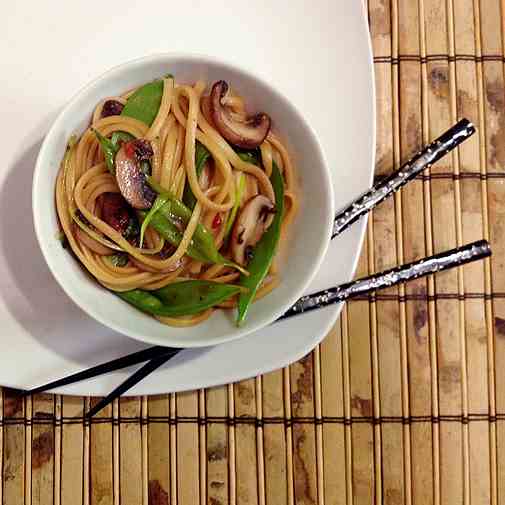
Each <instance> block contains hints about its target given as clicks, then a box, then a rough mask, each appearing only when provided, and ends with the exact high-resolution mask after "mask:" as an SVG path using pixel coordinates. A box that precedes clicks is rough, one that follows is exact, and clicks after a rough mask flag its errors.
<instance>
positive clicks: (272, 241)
mask: <svg viewBox="0 0 505 505" xmlns="http://www.w3.org/2000/svg"><path fill="white" fill-rule="evenodd" d="M270 181H271V182H272V186H273V188H274V193H275V208H276V210H275V216H274V219H273V221H272V224H271V225H270V226H269V228H268V230H267V231H266V232H265V233H264V235H263V236H262V237H261V239H260V241H259V242H258V243H257V244H256V247H255V248H254V250H253V253H252V259H251V261H250V262H249V264H248V265H247V269H248V271H249V275H248V276H247V277H246V276H244V275H242V276H241V277H240V285H241V286H244V287H245V288H248V291H246V292H243V293H241V294H240V297H239V300H238V315H237V325H239V326H240V325H241V324H242V323H243V322H244V320H245V318H246V316H247V312H248V310H249V307H250V306H251V303H252V301H253V300H254V297H255V295H256V292H257V291H258V288H259V286H260V285H261V283H262V282H263V280H264V278H265V276H266V275H267V273H268V270H269V269H270V265H271V264H272V260H273V258H274V256H275V252H276V250H277V245H278V243H279V238H280V235H281V224H282V217H283V214H284V182H283V180H282V175H281V173H280V171H279V168H278V167H277V165H276V163H275V162H273V164H272V175H271V177H270Z"/></svg>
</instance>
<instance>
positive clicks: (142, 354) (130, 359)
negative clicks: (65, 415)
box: [20, 345, 182, 396]
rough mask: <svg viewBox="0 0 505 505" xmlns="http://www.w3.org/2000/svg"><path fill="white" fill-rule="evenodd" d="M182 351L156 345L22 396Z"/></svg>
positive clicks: (29, 391)
mask: <svg viewBox="0 0 505 505" xmlns="http://www.w3.org/2000/svg"><path fill="white" fill-rule="evenodd" d="M180 351H182V349H179V348H175V347H163V346H161V345H156V346H154V347H148V348H147V349H142V350H141V351H137V352H134V353H132V354H128V355H127V356H123V357H121V358H117V359H114V360H112V361H108V362H107V363H102V364H100V365H96V366H94V367H91V368H88V369H87V370H83V371H82V372H77V373H74V374H72V375H68V376H67V377H64V378H63V379H58V380H55V381H52V382H49V383H47V384H44V385H42V386H37V387H36V388H33V389H29V390H28V391H22V392H20V395H21V396H28V395H34V394H36V393H41V392H43V391H48V390H50V389H56V388H59V387H62V386H67V385H68V384H73V383H74V382H80V381H83V380H86V379H91V378H93V377H97V376H98V375H104V374H106V373H110V372H113V371H115V370H121V369H122V368H126V367H129V366H133V365H138V364H139V363H143V362H144V361H148V360H151V359H154V358H158V357H160V356H161V355H163V356H167V357H168V358H172V357H173V356H175V355H176V354H177V353H178V352H180Z"/></svg>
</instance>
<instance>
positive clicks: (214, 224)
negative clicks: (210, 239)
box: [212, 214, 223, 229]
mask: <svg viewBox="0 0 505 505" xmlns="http://www.w3.org/2000/svg"><path fill="white" fill-rule="evenodd" d="M222 222H223V220H222V219H221V214H216V215H215V216H214V219H213V220H212V228H214V229H216V228H219V227H220V226H221V223H222Z"/></svg>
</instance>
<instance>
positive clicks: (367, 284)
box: [86, 240, 491, 419]
mask: <svg viewBox="0 0 505 505" xmlns="http://www.w3.org/2000/svg"><path fill="white" fill-rule="evenodd" d="M490 255H491V248H490V246H489V243H488V242H487V241H486V240H479V241H477V242H472V243H470V244H467V245H464V246H462V247H459V248H456V249H450V250H449V251H445V252H442V253H440V254H435V255H433V256H429V257H427V258H423V259H421V260H418V261H414V262H412V263H407V264H405V265H401V266H399V267H396V268H391V269H389V270H386V271H384V272H382V273H379V274H373V275H370V276H368V277H363V278H362V279H357V280H355V281H351V282H347V283H345V284H341V285H340V286H336V287H334V288H330V289H325V290H323V291H318V292H317V293H314V294H311V295H306V296H303V297H302V298H300V299H299V300H298V301H297V302H296V303H295V304H294V305H293V306H292V307H291V308H290V309H289V310H288V311H286V312H285V313H284V314H283V315H282V316H281V317H280V318H279V319H277V320H276V321H275V322H277V321H280V320H282V319H286V318H289V317H293V316H297V315H299V314H302V313H304V312H309V311H311V310H315V309H321V308H323V307H327V306H328V305H333V304H336V303H341V302H343V301H345V300H347V299H349V298H353V297H355V296H359V295H365V294H369V293H372V292H374V291H376V290H378V289H383V288H386V287H391V286H395V285H397V284H401V283H404V282H407V281H409V280H412V279H417V278H419V277H424V276H426V275H429V274H433V273H437V272H441V271H442V270H447V269H449V268H454V267H457V266H460V265H464V264H465V263H470V262H472V261H476V260H479V259H482V258H486V257H487V256H490ZM170 358H171V356H170V355H161V356H158V357H156V358H154V359H151V361H148V362H147V363H146V364H145V365H144V366H143V367H141V368H140V369H139V370H138V371H137V372H135V373H134V374H133V375H132V376H131V377H129V378H128V379H126V381H124V382H123V383H121V384H120V385H119V386H118V387H117V388H116V389H114V390H113V391H112V392H111V393H109V394H108V395H107V396H106V397H105V398H103V399H102V400H101V401H100V402H99V403H97V404H96V405H95V406H94V407H93V408H92V409H91V410H90V411H89V412H88V413H87V414H86V417H87V418H88V419H89V418H91V417H93V416H94V415H95V414H96V413H97V412H99V411H100V410H101V409H103V408H104V407H106V406H107V405H108V404H109V403H111V402H112V401H114V400H115V399H116V398H118V397H119V396H121V395H122V394H123V393H125V392H126V391H128V390H129V389H130V388H132V387H133V386H135V385H136V384H138V383H139V382H140V381H141V380H143V379H145V377H147V376H148V375H149V374H150V373H151V372H153V371H154V370H156V369H157V368H159V367H160V366H162V365H163V364H165V363H166V362H167V361H168V360H169V359H170Z"/></svg>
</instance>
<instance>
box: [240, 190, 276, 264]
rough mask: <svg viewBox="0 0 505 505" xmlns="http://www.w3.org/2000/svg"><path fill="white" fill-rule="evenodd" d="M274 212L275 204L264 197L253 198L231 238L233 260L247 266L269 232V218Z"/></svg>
mask: <svg viewBox="0 0 505 505" xmlns="http://www.w3.org/2000/svg"><path fill="white" fill-rule="evenodd" d="M272 212H274V204H273V203H272V202H271V201H270V200H269V199H268V198H267V197H266V196H264V195H256V196H255V197H253V198H251V199H250V200H249V201H248V202H246V204H245V205H244V207H243V208H242V210H241V211H240V214H239V215H238V217H237V220H236V222H235V225H234V227H233V232H232V236H231V252H232V255H233V259H234V260H235V261H236V262H237V263H239V264H241V265H245V263H246V260H248V259H249V257H250V256H251V248H253V247H254V246H255V245H256V244H257V243H258V241H259V240H260V238H261V237H262V236H263V233H265V231H266V230H267V228H268V226H269V223H268V217H269V216H270V214H271V213H272Z"/></svg>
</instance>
